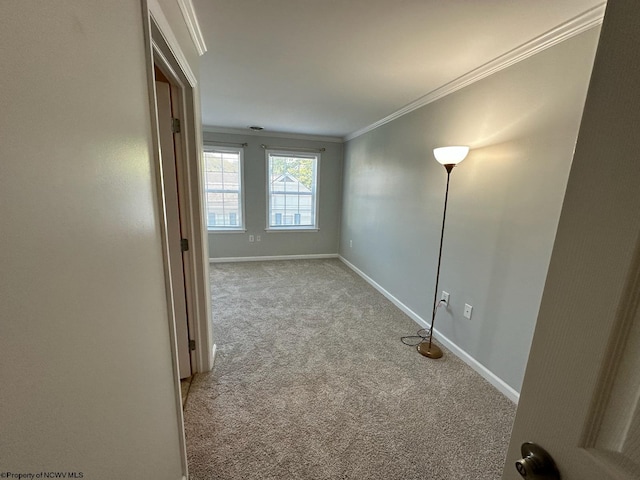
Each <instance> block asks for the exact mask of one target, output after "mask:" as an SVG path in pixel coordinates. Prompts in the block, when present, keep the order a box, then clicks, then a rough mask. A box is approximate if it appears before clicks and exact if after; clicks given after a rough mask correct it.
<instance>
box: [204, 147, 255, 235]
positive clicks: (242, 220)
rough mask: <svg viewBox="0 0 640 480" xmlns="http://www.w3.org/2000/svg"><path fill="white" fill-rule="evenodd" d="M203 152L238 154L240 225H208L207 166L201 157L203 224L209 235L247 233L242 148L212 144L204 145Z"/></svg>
mask: <svg viewBox="0 0 640 480" xmlns="http://www.w3.org/2000/svg"><path fill="white" fill-rule="evenodd" d="M204 152H205V153H207V152H210V153H214V152H220V153H237V154H238V169H239V177H240V185H239V190H240V191H239V195H238V199H239V202H240V208H239V209H238V210H239V213H240V225H238V226H237V227H231V226H220V227H215V226H214V227H212V226H210V225H209V210H208V200H207V193H208V189H207V180H206V176H207V173H206V172H207V165H206V162H207V160H206V158H205V157H204V155H203V162H204V169H203V173H204V177H205V178H204V185H203V188H204V196H205V199H204V201H205V220H206V222H205V224H206V226H207V231H208V232H210V233H243V232H246V231H247V228H246V221H247V220H246V216H245V208H244V204H245V201H244V148H242V147H225V146H220V145H216V144H214V143H205V144H204Z"/></svg>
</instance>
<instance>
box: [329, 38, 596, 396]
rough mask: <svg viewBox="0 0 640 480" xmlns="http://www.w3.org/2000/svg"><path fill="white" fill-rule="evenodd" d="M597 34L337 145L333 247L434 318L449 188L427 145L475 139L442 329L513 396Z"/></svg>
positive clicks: (450, 222) (458, 189) (452, 222)
mask: <svg viewBox="0 0 640 480" xmlns="http://www.w3.org/2000/svg"><path fill="white" fill-rule="evenodd" d="M597 40H598V29H592V30H589V31H587V32H585V33H583V34H581V35H579V36H577V37H574V38H572V39H570V40H567V41H565V42H563V43H561V44H558V45H556V46H554V47H552V48H549V49H547V50H545V51H543V52H541V53H539V54H537V55H534V56H532V57H530V58H528V59H526V60H524V61H522V62H520V63H517V64H515V65H513V66H511V67H509V68H507V69H505V70H502V71H500V72H498V73H496V74H494V75H491V76H490V77H487V78H485V79H483V80H481V81H479V82H477V83H475V84H473V85H470V86H468V87H466V88H464V89H462V90H459V91H458V92H455V93H453V94H451V95H448V96H447V97H444V98H442V99H440V100H438V101H436V102H434V103H431V104H429V105H426V106H425V107H422V108H420V109H418V110H416V111H414V112H412V113H410V114H407V115H405V116H403V117H401V118H399V119H397V120H395V121H393V122H391V123H388V124H386V125H383V126H381V127H379V128H377V129H375V130H373V131H371V132H368V133H366V134H364V135H362V136H360V137H357V138H355V139H353V140H351V141H349V142H347V144H346V146H345V169H344V203H343V214H342V237H341V245H340V253H341V255H343V256H344V257H345V258H346V259H347V260H348V261H349V262H351V263H352V264H354V265H355V266H356V267H357V268H359V269H360V270H362V271H363V272H364V273H365V274H367V275H368V276H369V277H371V278H372V279H373V280H374V281H376V282H377V283H378V284H379V285H381V286H382V287H383V288H384V289H386V291H387V292H389V293H390V294H392V295H393V296H395V297H396V298H397V299H398V300H399V301H400V302H402V303H403V304H404V305H405V306H407V307H408V308H409V309H411V310H412V311H413V312H415V313H417V314H418V315H419V316H420V317H422V318H423V319H426V320H428V321H429V322H430V321H431V313H430V312H431V308H432V301H433V290H434V284H435V278H434V277H435V271H436V265H437V255H438V244H439V240H440V229H441V223H442V207H443V201H444V191H445V183H446V173H445V170H444V169H443V168H442V166H440V165H439V164H437V163H436V161H435V159H434V158H433V154H432V149H433V148H434V147H438V146H445V145H452V144H453V145H456V144H463V145H464V144H466V145H470V146H471V148H472V150H471V152H470V154H469V157H468V158H467V159H466V160H465V161H464V162H463V163H462V164H460V166H458V167H457V168H456V169H455V170H454V171H453V173H452V177H451V189H450V197H449V210H448V214H447V225H446V232H445V239H444V242H445V243H444V249H443V254H442V272H441V278H440V290H446V291H447V292H449V293H450V294H451V298H450V305H449V308H448V309H447V310H441V311H440V312H439V313H438V317H437V319H436V328H437V330H439V331H440V332H442V333H443V334H444V335H445V336H446V337H447V338H448V339H450V340H451V341H452V342H453V343H454V344H455V345H457V346H458V347H459V348H460V349H462V350H463V351H464V352H466V353H467V354H468V355H470V357H471V358H472V359H473V360H474V361H476V362H478V363H479V364H480V365H481V366H483V367H485V368H486V369H488V370H489V372H490V373H491V374H493V375H494V376H495V377H497V379H498V380H499V381H502V382H504V383H506V384H507V386H509V387H510V388H511V389H513V390H515V391H516V392H517V391H519V389H520V386H521V382H522V378H523V374H524V369H525V365H526V361H527V355H528V351H529V346H530V342H531V337H532V334H533V329H534V326H535V321H536V316H537V312H538V306H539V304H540V298H541V295H542V288H543V285H544V280H545V275H546V271H547V266H548V264H549V258H550V255H551V248H552V245H553V239H554V236H555V231H556V226H557V223H558V218H559V215H560V208H561V205H562V198H563V195H564V189H565V186H566V182H567V177H568V174H569V168H570V165H571V158H572V155H573V148H574V145H575V141H576V137H577V132H578V126H579V123H580V116H581V112H582V108H583V105H584V99H585V95H586V91H587V85H588V81H589V75H590V71H591V65H592V62H593V56H594V52H595V47H596V43H597ZM350 242H352V244H353V246H352V247H351V246H350V245H351V244H350ZM465 303H468V304H471V305H473V308H474V309H473V315H472V319H471V320H468V319H466V318H464V317H463V310H464V304H465ZM411 333H413V332H407V334H411Z"/></svg>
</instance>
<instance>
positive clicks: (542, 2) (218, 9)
mask: <svg viewBox="0 0 640 480" xmlns="http://www.w3.org/2000/svg"><path fill="white" fill-rule="evenodd" d="M602 3H603V2H602V0H535V1H532V0H193V4H194V6H195V9H196V13H197V15H198V20H199V23H200V28H201V30H202V33H203V35H204V39H205V42H206V45H207V49H208V51H207V53H205V54H204V55H203V56H202V57H201V65H200V79H201V97H202V121H203V124H204V125H205V127H206V126H215V127H226V128H242V129H246V128H247V127H248V126H249V125H259V126H262V127H264V128H265V130H267V131H271V132H288V133H301V134H313V135H323V136H335V137H344V136H347V135H348V134H350V133H352V132H355V131H357V130H360V129H363V128H365V127H367V126H368V125H371V124H373V123H375V122H377V121H379V120H380V119H382V118H384V117H386V116H388V115H390V114H392V113H394V112H395V111H397V110H399V109H401V108H402V107H403V106H405V105H407V104H409V103H411V102H413V101H415V100H416V99H418V98H420V97H422V96H424V95H426V94H428V93H429V92H432V91H434V90H436V89H437V88H439V87H441V86H442V85H444V84H447V83H448V82H451V81H452V80H454V79H456V78H458V77H460V76H462V75H464V74H466V73H468V72H470V71H472V70H474V69H476V68H477V67H479V66H481V65H483V64H485V63H487V62H489V61H491V60H493V59H495V58H496V57H499V56H500V55H503V54H504V53H506V52H508V51H510V50H512V49H513V48H515V47H518V46H520V45H522V44H524V43H526V42H528V41H530V40H532V39H534V38H535V37H538V36H539V35H541V34H543V33H545V32H547V31H549V30H551V29H553V28H554V27H556V26H558V25H560V24H562V23H564V22H566V21H567V20H569V19H572V18H574V17H576V16H578V15H580V14H582V13H583V12H585V11H586V10H589V9H591V8H593V7H595V6H597V5H600V4H602Z"/></svg>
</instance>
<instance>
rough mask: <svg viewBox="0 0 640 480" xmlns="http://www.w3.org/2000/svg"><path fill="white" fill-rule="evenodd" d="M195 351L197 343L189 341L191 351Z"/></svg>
mask: <svg viewBox="0 0 640 480" xmlns="http://www.w3.org/2000/svg"><path fill="white" fill-rule="evenodd" d="M195 349H196V341H195V340H189V350H195Z"/></svg>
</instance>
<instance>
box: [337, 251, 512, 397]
mask: <svg viewBox="0 0 640 480" xmlns="http://www.w3.org/2000/svg"><path fill="white" fill-rule="evenodd" d="M338 258H339V259H340V260H341V261H342V262H343V263H344V264H345V265H346V266H347V267H349V268H350V269H351V270H353V271H354V272H356V273H357V274H358V275H360V276H361V277H362V278H363V279H364V280H365V281H366V282H367V283H369V284H370V285H371V286H372V287H373V288H375V289H376V290H378V291H379V292H380V293H381V294H382V295H384V296H385V297H386V298H387V299H388V300H389V301H390V302H391V303H393V304H394V305H395V306H396V307H398V308H399V309H400V310H402V311H403V312H404V313H405V314H406V315H407V316H409V318H411V319H412V320H413V321H414V322H416V323H417V324H418V325H420V327H422V328H430V327H431V324H430V323H429V322H427V321H426V320H425V319H424V318H422V317H421V316H420V315H418V314H417V313H416V312H414V311H413V310H411V309H410V308H409V307H407V306H406V305H405V304H404V303H402V302H401V301H400V300H398V299H397V298H396V297H394V296H393V295H392V294H391V293H389V292H388V291H387V290H385V289H384V288H383V287H382V286H381V285H380V284H379V283H377V282H376V281H375V280H374V279H372V278H371V277H369V276H368V275H367V274H366V273H364V272H363V271H362V270H360V269H359V268H358V267H356V266H355V265H353V264H352V263H351V262H349V261H348V260H347V259H346V258H344V257H343V256H341V255H340V256H338ZM433 333H434V336H435V338H437V339H438V341H439V342H440V343H441V344H442V345H443V346H444V347H445V348H447V349H448V350H450V351H451V352H452V353H453V354H454V355H456V356H457V357H458V358H460V359H461V360H462V361H463V362H464V363H466V364H467V365H469V366H470V367H471V368H473V369H474V370H475V371H476V372H478V373H479V374H480V375H481V376H482V377H483V378H484V379H485V380H486V381H488V382H489V383H490V384H491V385H493V386H494V387H495V388H496V389H497V390H498V391H499V392H501V393H502V394H503V395H504V396H505V397H507V398H508V399H509V400H511V401H512V402H514V403H516V404H517V403H518V400H519V399H520V394H519V393H518V392H517V391H516V390H514V389H513V388H512V387H510V386H509V385H507V383H505V381H504V380H502V379H501V378H500V377H498V376H497V375H496V374H495V373H493V372H492V371H491V370H489V369H488V368H487V367H485V366H484V365H482V364H481V363H480V362H478V361H477V360H476V359H475V358H473V357H472V356H471V355H469V354H468V353H467V352H465V351H464V350H463V349H462V348H460V347H459V346H458V345H456V344H455V343H453V342H452V341H451V340H449V339H448V338H447V337H446V336H444V335H442V334H441V333H440V332H439V331H438V330H437V329H436V328H434V329H433Z"/></svg>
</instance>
